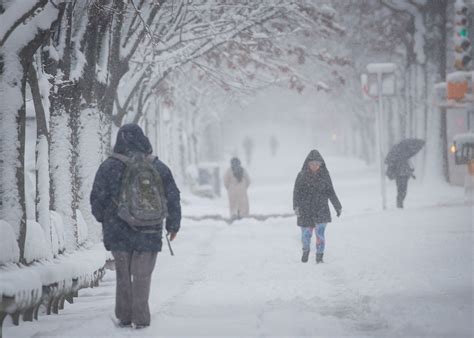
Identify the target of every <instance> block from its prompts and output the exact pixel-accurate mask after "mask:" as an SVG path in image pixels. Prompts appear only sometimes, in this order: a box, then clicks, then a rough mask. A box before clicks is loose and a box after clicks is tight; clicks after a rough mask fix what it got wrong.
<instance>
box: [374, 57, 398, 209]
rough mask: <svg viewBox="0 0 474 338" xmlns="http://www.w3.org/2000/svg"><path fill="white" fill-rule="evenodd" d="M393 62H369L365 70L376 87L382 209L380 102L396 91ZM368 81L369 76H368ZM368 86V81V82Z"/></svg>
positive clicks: (383, 195)
mask: <svg viewBox="0 0 474 338" xmlns="http://www.w3.org/2000/svg"><path fill="white" fill-rule="evenodd" d="M396 68H397V67H396V65H395V64H394V63H370V64H368V65H367V72H368V73H369V74H371V75H374V76H375V77H376V78H375V83H373V84H374V85H376V88H377V91H376V93H377V100H378V113H377V115H376V118H375V128H376V138H377V154H378V156H377V158H378V163H379V172H380V192H381V195H382V209H383V210H385V209H386V208H387V193H386V185H385V164H384V154H385V149H384V139H385V138H384V125H383V121H384V116H385V113H384V106H383V102H382V98H383V96H388V95H394V94H395V91H396V82H395V70H396ZM369 82H370V77H369ZM369 87H370V83H369Z"/></svg>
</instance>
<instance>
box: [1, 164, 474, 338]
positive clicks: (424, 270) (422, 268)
mask: <svg viewBox="0 0 474 338" xmlns="http://www.w3.org/2000/svg"><path fill="white" fill-rule="evenodd" d="M288 173H289V174H288V177H293V176H294V175H293V174H294V173H293V172H292V171H288ZM332 174H333V180H334V183H335V185H336V190H337V192H338V193H339V197H340V199H341V202H342V203H343V207H344V209H343V216H342V217H341V218H339V219H335V220H334V222H333V223H331V224H330V225H329V226H328V228H327V230H326V231H327V233H326V236H327V244H326V254H325V261H326V263H324V264H319V265H316V263H315V261H314V256H313V255H312V256H311V257H310V258H311V259H310V262H309V263H307V264H302V263H301V262H300V254H301V248H300V247H301V244H300V232H299V229H298V228H297V227H296V225H295V222H296V219H295V218H294V217H293V218H284V219H282V218H274V219H273V218H272V219H268V220H267V221H265V222H259V221H256V220H245V219H244V220H240V221H237V222H234V223H232V224H231V225H228V224H227V223H224V222H218V221H200V222H197V221H191V220H186V219H185V220H184V221H183V225H182V231H181V232H180V233H179V235H178V237H177V240H176V241H175V242H173V248H174V250H175V253H176V256H174V257H171V256H170V255H169V253H168V252H167V248H166V247H164V251H163V252H162V253H161V254H160V255H159V256H158V262H157V265H156V269H155V272H154V276H153V281H152V283H153V285H152V293H151V296H150V305H151V311H152V324H151V326H150V327H149V328H147V329H144V330H140V331H134V330H131V329H118V328H116V327H115V326H114V325H113V323H112V321H111V317H113V311H114V295H115V276H114V273H113V272H110V271H109V272H108V273H107V274H106V276H105V279H104V281H103V282H102V283H101V285H100V287H98V288H94V289H85V290H81V291H80V292H79V298H77V302H76V303H75V304H74V305H66V308H65V310H64V311H61V312H60V314H59V315H54V316H42V317H41V318H40V320H39V321H37V322H33V323H22V324H21V325H20V326H19V327H12V326H11V325H9V324H8V323H7V325H6V328H5V331H4V333H5V336H6V337H28V336H60V337H64V336H82V337H90V336H123V335H126V336H164V337H169V336H182V337H191V336H215V337H222V336H239V337H243V336H252V337H273V336H291V337H296V336H373V337H385V336H403V337H405V336H427V337H433V336H441V337H453V336H463V337H470V336H472V335H473V333H474V332H473V326H472V318H473V279H472V278H473V270H472V262H473V251H472V248H473V237H472V230H473V229H472V216H473V215H472V206H467V205H464V204H463V203H462V189H459V188H452V187H448V186H444V185H442V184H440V186H436V187H433V186H426V185H425V186H423V185H422V184H420V185H416V184H415V185H413V186H412V189H411V190H409V193H408V194H409V197H408V199H407V208H406V209H404V210H398V209H394V208H392V207H391V208H390V209H389V210H387V211H381V210H380V207H379V206H377V205H375V203H377V202H378V199H379V196H378V195H377V193H378V190H377V184H376V178H372V177H373V173H371V172H370V170H365V171H361V172H358V169H357V170H355V169H354V170H352V171H351V170H347V171H345V170H334V171H333V172H332ZM255 177H256V180H254V182H255V181H256V182H257V183H255V184H254V186H253V188H252V190H251V196H252V195H253V196H257V195H260V196H261V198H262V199H261V200H260V201H259V202H257V201H255V199H254V205H253V209H254V213H264V212H273V211H275V210H280V209H281V208H283V207H284V203H287V205H286V210H283V212H286V211H291V189H292V183H293V182H292V181H291V180H292V179H293V178H291V179H290V178H288V179H287V180H286V181H285V180H283V181H282V180H280V182H281V183H280V184H275V183H273V182H271V179H270V178H269V179H268V182H267V183H268V184H259V182H258V175H256V176H255ZM269 190H270V191H269ZM392 192H393V191H392ZM288 193H289V194H290V196H288V195H287V194H288ZM417 196H421V197H424V199H419V198H418V197H417ZM185 197H186V196H185ZM190 200H192V201H193V203H192V204H189V205H187V206H185V207H184V208H183V210H185V214H186V213H188V214H192V213H191V212H192V211H194V212H196V213H199V212H204V211H205V210H213V211H214V213H222V214H224V215H225V214H226V209H225V199H222V200H221V201H220V202H219V201H218V203H217V204H213V201H210V200H207V201H206V200H200V201H198V200H196V199H190ZM219 203H221V204H220V205H219ZM216 205H217V207H216ZM213 208H214V209H213ZM313 246H314V243H313ZM312 254H314V251H313V252H312ZM7 321H8V319H7Z"/></svg>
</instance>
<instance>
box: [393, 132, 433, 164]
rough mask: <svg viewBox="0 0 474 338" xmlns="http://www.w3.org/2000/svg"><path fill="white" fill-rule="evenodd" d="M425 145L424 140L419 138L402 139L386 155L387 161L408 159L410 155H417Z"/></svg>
mask: <svg viewBox="0 0 474 338" xmlns="http://www.w3.org/2000/svg"><path fill="white" fill-rule="evenodd" d="M424 145H425V141H424V140H420V139H417V138H407V139H405V140H402V141H400V142H399V143H397V144H396V145H394V146H393V147H392V149H390V151H389V152H388V154H387V157H385V163H387V164H388V163H393V162H399V161H406V160H408V159H409V158H410V157H412V156H414V155H416V153H418V152H419V151H420V150H421V148H423V146H424Z"/></svg>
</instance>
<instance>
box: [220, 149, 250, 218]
mask: <svg viewBox="0 0 474 338" xmlns="http://www.w3.org/2000/svg"><path fill="white" fill-rule="evenodd" d="M249 185H250V178H249V175H248V174H247V171H246V170H245V169H244V168H243V167H242V165H241V162H240V160H239V159H238V158H237V157H234V158H232V159H231V161H230V168H229V169H228V170H227V171H226V173H225V174H224V186H225V188H226V190H227V194H228V197H229V210H230V218H231V219H239V218H241V217H247V216H249V199H248V195H247V189H248V187H249Z"/></svg>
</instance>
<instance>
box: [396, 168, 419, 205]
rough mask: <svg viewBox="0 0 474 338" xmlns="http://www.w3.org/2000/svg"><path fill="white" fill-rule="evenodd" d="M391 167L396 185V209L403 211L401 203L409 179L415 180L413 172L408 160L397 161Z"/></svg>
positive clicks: (403, 199) (405, 193) (405, 194)
mask: <svg viewBox="0 0 474 338" xmlns="http://www.w3.org/2000/svg"><path fill="white" fill-rule="evenodd" d="M391 166H392V169H391V170H392V171H393V175H394V176H395V183H396V184H397V208H400V209H403V202H404V201H405V197H406V196H407V189H408V180H409V179H410V177H413V178H415V176H414V175H413V172H414V171H415V170H414V169H413V167H412V166H411V164H410V161H409V160H408V159H404V160H400V161H397V162H395V163H393V164H391Z"/></svg>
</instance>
